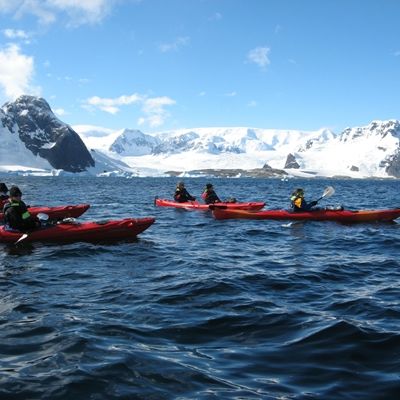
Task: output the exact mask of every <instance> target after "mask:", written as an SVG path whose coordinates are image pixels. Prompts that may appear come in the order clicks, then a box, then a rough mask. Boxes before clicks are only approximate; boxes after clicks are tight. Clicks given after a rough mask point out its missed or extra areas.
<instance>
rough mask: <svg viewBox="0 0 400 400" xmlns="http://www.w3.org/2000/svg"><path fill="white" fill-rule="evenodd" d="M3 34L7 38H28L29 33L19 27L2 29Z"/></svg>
mask: <svg viewBox="0 0 400 400" xmlns="http://www.w3.org/2000/svg"><path fill="white" fill-rule="evenodd" d="M2 32H3V35H4V36H5V37H6V38H7V39H25V40H27V39H29V36H30V35H29V34H28V33H26V32H25V31H23V30H21V29H3V31H2Z"/></svg>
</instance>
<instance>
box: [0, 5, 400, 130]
mask: <svg viewBox="0 0 400 400" xmlns="http://www.w3.org/2000/svg"><path fill="white" fill-rule="evenodd" d="M398 15H400V1H398V0H384V1H379V0H332V1H328V0H326V1H323V0H13V1H10V0H0V105H3V104H4V103H5V102H7V101H13V100H15V99H16V98H17V97H18V96H20V95H22V94H30V95H37V96H41V97H43V98H45V99H46V100H47V102H48V103H49V104H50V106H51V108H52V110H53V111H54V112H55V113H56V114H57V116H58V117H59V118H60V119H61V120H62V121H64V122H65V123H67V124H69V125H78V124H80V125H82V124H87V125H95V126H102V127H106V128H110V129H115V130H117V129H123V128H130V129H140V130H141V131H143V132H146V133H152V132H159V131H164V130H172V129H179V128H195V127H213V126H215V127H217V126H220V127H229V126H248V127H257V128H273V129H296V130H317V129H321V128H329V129H332V130H333V131H334V132H336V133H340V132H341V131H342V130H343V129H345V128H346V127H353V126H364V125H367V124H369V123H370V122H371V121H372V120H376V119H378V120H386V119H400V109H399V95H398V94H399V93H400V24H399V23H398Z"/></svg>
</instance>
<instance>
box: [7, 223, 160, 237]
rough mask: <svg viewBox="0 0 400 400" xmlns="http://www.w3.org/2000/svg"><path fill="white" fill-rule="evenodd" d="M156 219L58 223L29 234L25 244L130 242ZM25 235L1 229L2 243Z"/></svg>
mask: <svg viewBox="0 0 400 400" xmlns="http://www.w3.org/2000/svg"><path fill="white" fill-rule="evenodd" d="M154 221H155V218H152V217H147V218H126V219H121V220H114V221H107V222H82V223H76V222H73V223H63V222H61V223H58V224H56V225H50V226H45V227H42V228H39V229H36V230H34V231H31V232H28V234H27V236H26V237H25V238H24V239H23V242H56V243H64V242H99V241H114V240H128V239H133V238H135V237H136V236H137V235H138V234H140V233H142V232H143V231H145V230H146V229H147V228H148V227H149V226H150V225H152V224H153V223H154ZM23 234H24V233H22V232H17V231H9V230H6V229H5V227H4V226H2V227H0V242H3V243H15V242H17V241H18V240H19V239H20V238H21V237H22V236H23Z"/></svg>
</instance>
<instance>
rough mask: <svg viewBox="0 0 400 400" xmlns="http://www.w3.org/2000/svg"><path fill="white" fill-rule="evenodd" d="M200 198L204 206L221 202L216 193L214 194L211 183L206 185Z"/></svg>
mask: <svg viewBox="0 0 400 400" xmlns="http://www.w3.org/2000/svg"><path fill="white" fill-rule="evenodd" d="M201 198H202V199H203V200H204V202H205V203H206V204H214V203H221V200H220V199H219V197H218V196H217V193H215V190H214V186H213V185H212V184H211V183H207V185H206V187H205V188H204V191H203V193H202V195H201Z"/></svg>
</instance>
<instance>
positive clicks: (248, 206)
mask: <svg viewBox="0 0 400 400" xmlns="http://www.w3.org/2000/svg"><path fill="white" fill-rule="evenodd" d="M154 203H155V205H156V206H158V207H174V208H183V209H185V210H198V211H208V210H210V209H211V208H213V207H221V206H222V207H224V208H227V209H229V210H254V211H257V210H261V209H262V208H263V207H264V206H265V203H264V202H261V201H258V202H247V203H216V204H202V203H199V202H197V201H189V202H186V203H178V202H176V201H173V200H167V199H158V198H156V199H155V201H154Z"/></svg>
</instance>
